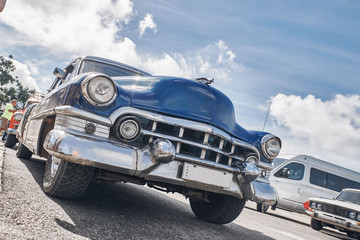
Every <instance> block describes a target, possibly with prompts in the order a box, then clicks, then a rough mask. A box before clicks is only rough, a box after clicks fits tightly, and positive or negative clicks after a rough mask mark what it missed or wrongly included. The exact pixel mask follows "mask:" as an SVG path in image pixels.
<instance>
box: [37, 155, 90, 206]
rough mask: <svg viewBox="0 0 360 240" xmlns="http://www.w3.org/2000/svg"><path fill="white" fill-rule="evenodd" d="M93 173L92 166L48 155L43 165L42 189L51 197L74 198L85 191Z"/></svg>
mask: <svg viewBox="0 0 360 240" xmlns="http://www.w3.org/2000/svg"><path fill="white" fill-rule="evenodd" d="M93 175H94V168H92V167H88V166H83V165H79V164H75V163H71V162H68V161H65V160H61V159H60V158H57V157H54V156H52V155H49V157H48V160H47V162H46V166H45V172H44V178H43V190H44V192H45V193H46V194H48V195H49V196H52V197H58V198H65V199H76V198H79V197H80V196H81V195H82V194H83V193H84V192H85V190H86V188H87V186H88V185H89V183H90V181H91V179H92V177H93Z"/></svg>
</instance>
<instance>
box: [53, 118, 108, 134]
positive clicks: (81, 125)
mask: <svg viewBox="0 0 360 240" xmlns="http://www.w3.org/2000/svg"><path fill="white" fill-rule="evenodd" d="M88 123H92V121H87V120H83V119H80V118H77V117H72V116H67V115H63V114H57V115H56V121H55V128H56V129H57V128H65V129H66V128H69V129H72V130H74V131H78V132H81V133H84V134H85V133H86V131H85V126H86V124H88ZM94 125H95V127H96V130H95V132H94V133H93V134H88V133H86V134H88V135H95V136H98V137H102V138H108V137H109V132H110V127H106V126H103V125H101V124H96V123H95V124H94Z"/></svg>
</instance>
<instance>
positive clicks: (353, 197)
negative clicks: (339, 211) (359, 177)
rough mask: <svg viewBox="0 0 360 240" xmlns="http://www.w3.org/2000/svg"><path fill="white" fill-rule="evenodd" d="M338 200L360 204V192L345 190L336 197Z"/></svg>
mask: <svg viewBox="0 0 360 240" xmlns="http://www.w3.org/2000/svg"><path fill="white" fill-rule="evenodd" d="M336 199H337V200H340V201H346V202H352V203H355V204H360V191H352V190H344V191H342V192H341V193H340V194H339V196H337V197H336Z"/></svg>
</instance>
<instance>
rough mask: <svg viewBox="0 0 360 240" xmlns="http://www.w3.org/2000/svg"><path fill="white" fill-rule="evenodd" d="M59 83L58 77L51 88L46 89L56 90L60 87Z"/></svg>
mask: <svg viewBox="0 0 360 240" xmlns="http://www.w3.org/2000/svg"><path fill="white" fill-rule="evenodd" d="M60 83H61V78H59V77H57V78H55V80H54V82H53V84H52V85H51V87H50V88H49V89H48V91H51V90H53V89H55V88H57V87H58V86H59V85H60Z"/></svg>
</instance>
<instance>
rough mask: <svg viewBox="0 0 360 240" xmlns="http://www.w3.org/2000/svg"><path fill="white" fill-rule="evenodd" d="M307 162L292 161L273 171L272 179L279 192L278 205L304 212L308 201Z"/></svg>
mask: <svg viewBox="0 0 360 240" xmlns="http://www.w3.org/2000/svg"><path fill="white" fill-rule="evenodd" d="M305 170H306V167H305V164H304V163H299V162H291V163H288V164H286V165H284V166H283V167H282V168H280V169H279V170H277V171H276V172H274V173H272V174H271V176H270V178H271V179H270V181H271V182H272V184H273V185H274V187H275V188H276V190H277V192H278V202H277V207H279V208H285V209H287V210H290V211H296V212H303V211H304V207H303V203H304V202H306V191H307V185H306V181H305V180H306V177H305Z"/></svg>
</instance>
